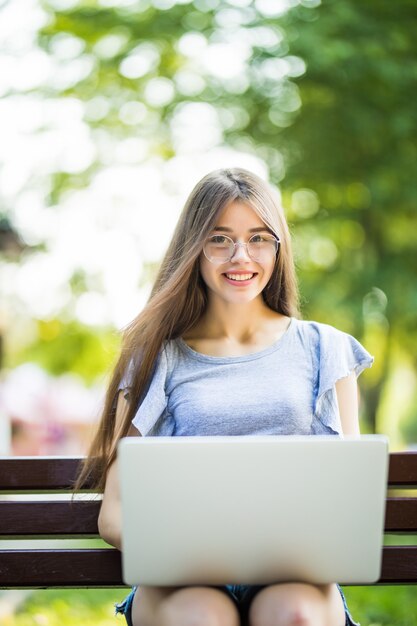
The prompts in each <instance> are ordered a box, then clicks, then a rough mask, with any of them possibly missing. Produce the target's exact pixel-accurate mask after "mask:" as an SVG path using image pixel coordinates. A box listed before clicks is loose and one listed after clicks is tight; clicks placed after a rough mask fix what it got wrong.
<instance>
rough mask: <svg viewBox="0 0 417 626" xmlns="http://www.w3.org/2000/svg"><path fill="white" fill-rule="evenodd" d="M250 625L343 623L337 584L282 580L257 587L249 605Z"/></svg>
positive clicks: (326, 625)
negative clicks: (274, 583)
mask: <svg viewBox="0 0 417 626" xmlns="http://www.w3.org/2000/svg"><path fill="white" fill-rule="evenodd" d="M248 617H249V620H248V621H249V626H289V625H292V624H297V625H299V626H301V625H302V626H345V624H346V615H345V606H344V603H343V600H342V596H341V594H340V592H339V589H338V587H337V585H335V584H333V585H309V584H305V583H288V584H287V583H285V584H284V583H282V584H277V585H269V586H267V587H265V588H264V589H262V590H261V591H259V592H258V593H257V595H256V596H255V597H254V599H253V601H252V603H251V605H250V608H249V614H248Z"/></svg>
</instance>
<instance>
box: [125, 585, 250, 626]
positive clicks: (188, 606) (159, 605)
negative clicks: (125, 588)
mask: <svg viewBox="0 0 417 626" xmlns="http://www.w3.org/2000/svg"><path fill="white" fill-rule="evenodd" d="M147 591H148V590H142V597H140V596H139V595H138V597H137V598H135V600H136V606H134V607H133V608H134V613H133V612H132V618H133V626H179V625H181V626H239V614H238V611H237V609H236V607H235V605H234V604H233V601H232V600H231V599H230V598H228V597H227V595H226V594H225V593H223V592H222V591H219V590H218V589H213V588H210V587H182V588H177V589H176V590H175V591H172V592H171V593H165V594H161V593H159V592H157V593H155V592H149V591H148V592H147Z"/></svg>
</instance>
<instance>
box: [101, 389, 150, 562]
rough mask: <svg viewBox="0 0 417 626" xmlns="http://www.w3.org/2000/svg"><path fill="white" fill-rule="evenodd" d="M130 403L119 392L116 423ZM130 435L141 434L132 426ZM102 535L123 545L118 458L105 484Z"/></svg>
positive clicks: (118, 544)
mask: <svg viewBox="0 0 417 626" xmlns="http://www.w3.org/2000/svg"><path fill="white" fill-rule="evenodd" d="M128 408H129V404H128V402H127V400H126V399H125V397H124V395H123V393H121V392H119V396H118V398H117V408H116V423H117V422H119V420H122V419H124V417H125V415H126V412H127V410H128ZM128 435H129V436H136V437H138V436H140V432H139V431H138V430H137V429H136V428H135V427H134V426H131V427H130V430H129V433H128ZM98 531H99V533H100V537H101V538H102V539H104V541H106V542H107V543H109V544H110V545H112V546H115V547H116V548H118V549H119V550H121V547H122V536H121V535H122V511H121V503H120V489H119V474H118V463H117V458H116V459H115V460H114V461H113V463H112V464H111V466H110V468H109V470H108V472H107V476H106V484H105V486H104V493H103V501H102V503H101V508H100V514H99V516H98Z"/></svg>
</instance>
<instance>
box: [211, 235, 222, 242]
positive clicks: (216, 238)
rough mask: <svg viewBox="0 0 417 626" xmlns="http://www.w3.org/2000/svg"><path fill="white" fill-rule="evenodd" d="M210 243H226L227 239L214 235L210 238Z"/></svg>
mask: <svg viewBox="0 0 417 626" xmlns="http://www.w3.org/2000/svg"><path fill="white" fill-rule="evenodd" d="M210 241H211V243H225V241H226V238H225V237H224V235H213V236H212V237H210Z"/></svg>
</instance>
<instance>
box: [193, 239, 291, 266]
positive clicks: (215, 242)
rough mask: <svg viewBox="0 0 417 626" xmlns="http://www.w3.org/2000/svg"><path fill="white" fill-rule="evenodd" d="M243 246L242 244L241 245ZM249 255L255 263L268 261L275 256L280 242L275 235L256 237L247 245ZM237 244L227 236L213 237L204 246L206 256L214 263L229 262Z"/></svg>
mask: <svg viewBox="0 0 417 626" xmlns="http://www.w3.org/2000/svg"><path fill="white" fill-rule="evenodd" d="M240 245H242V244H240ZM243 245H245V246H246V250H247V253H248V255H249V256H250V257H251V259H253V260H254V261H262V260H264V259H265V260H268V259H269V258H270V257H271V255H275V254H276V252H277V250H278V245H279V242H278V240H277V239H276V238H275V237H274V236H273V235H254V236H253V237H251V238H250V239H249V241H248V242H247V243H246V244H243ZM235 248H236V246H235V243H234V241H233V240H232V239H230V237H227V236H226V235H212V236H211V237H209V238H208V239H207V240H206V243H205V244H204V254H205V255H206V257H207V258H208V260H209V261H212V262H213V263H224V262H226V261H229V260H230V259H231V258H232V257H233V255H234V253H235Z"/></svg>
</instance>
